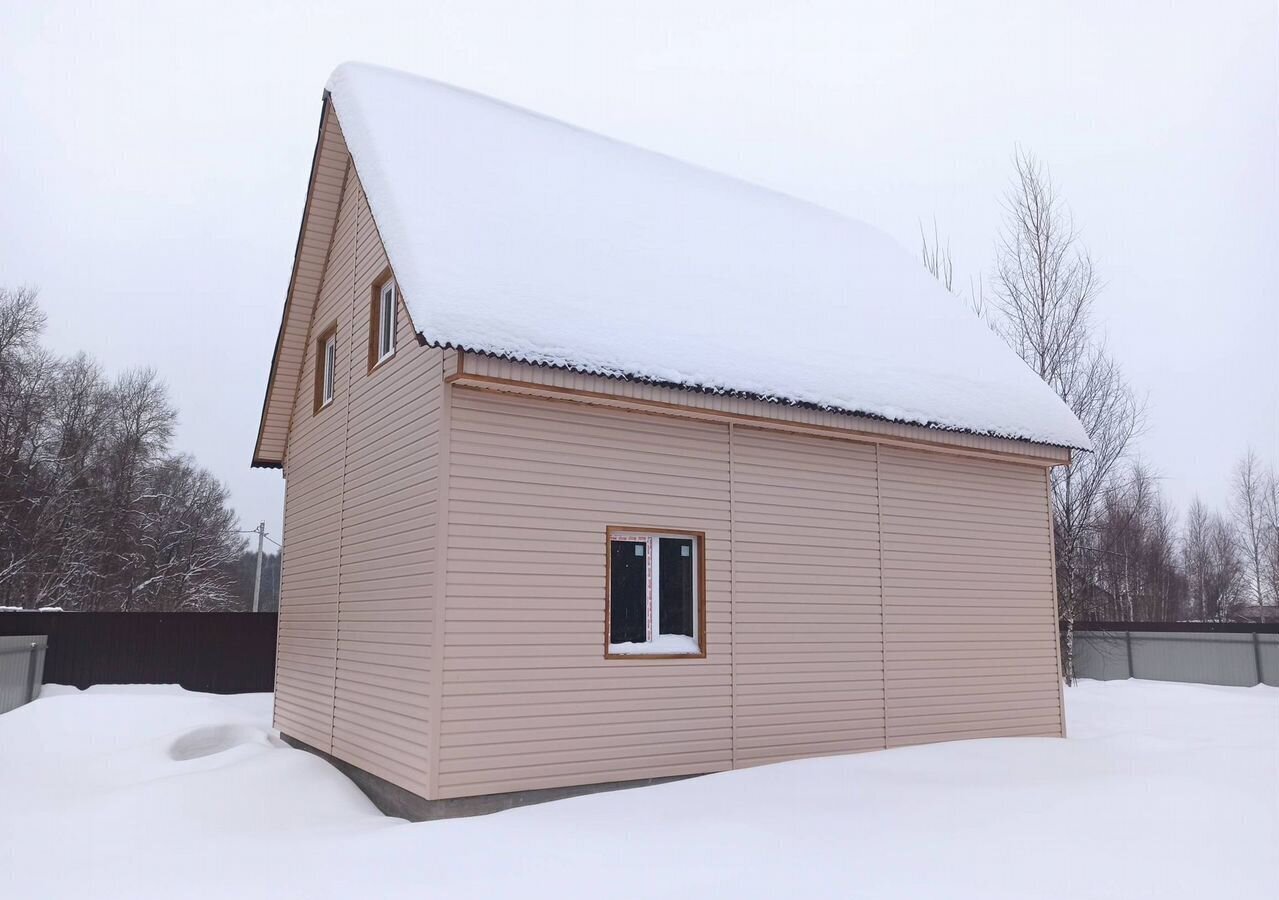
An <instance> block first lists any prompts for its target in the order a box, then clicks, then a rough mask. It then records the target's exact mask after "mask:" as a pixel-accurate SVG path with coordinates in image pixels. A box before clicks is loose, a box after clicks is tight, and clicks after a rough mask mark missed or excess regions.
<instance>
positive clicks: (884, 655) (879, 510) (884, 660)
mask: <svg viewBox="0 0 1279 900" xmlns="http://www.w3.org/2000/svg"><path fill="white" fill-rule="evenodd" d="M875 535H876V543H877V544H878V546H879V675H880V678H881V679H882V682H881V684H882V685H883V688H882V697H883V703H884V748H885V749H887V748H888V616H887V612H886V611H885V609H884V606H885V598H884V494H883V489H882V488H881V487H880V475H879V444H876V445H875Z"/></svg>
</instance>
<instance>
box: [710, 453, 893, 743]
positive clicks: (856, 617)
mask: <svg viewBox="0 0 1279 900" xmlns="http://www.w3.org/2000/svg"><path fill="white" fill-rule="evenodd" d="M733 576H734V580H733V601H734V610H733V636H734V641H733V646H734V649H735V654H736V655H735V660H734V671H735V683H736V694H735V699H734V709H735V711H736V727H737V735H736V749H737V754H736V758H737V762H738V764H739V765H742V764H749V763H759V762H772V761H775V760H778V759H787V758H791V757H794V756H815V755H819V754H825V753H847V752H849V751H852V750H865V749H871V748H875V747H883V746H884V680H883V677H884V674H883V646H882V643H883V642H882V631H881V625H882V622H881V608H880V574H879V503H878V498H877V496H876V489H875V448H874V447H873V446H870V445H866V444H854V443H850V442H847V441H835V440H827V439H821V438H810V437H803V436H798V435H789V434H782V433H777V432H768V431H759V430H756V429H752V428H736V427H735V428H734V432H733Z"/></svg>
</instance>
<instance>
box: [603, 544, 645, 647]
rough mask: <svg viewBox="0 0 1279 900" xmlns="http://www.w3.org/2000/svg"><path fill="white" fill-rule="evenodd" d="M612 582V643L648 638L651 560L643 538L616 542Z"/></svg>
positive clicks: (611, 564) (610, 631)
mask: <svg viewBox="0 0 1279 900" xmlns="http://www.w3.org/2000/svg"><path fill="white" fill-rule="evenodd" d="M612 543H613V546H612V548H611V550H610V552H611V554H612V560H611V563H610V572H611V578H612V584H610V585H609V591H608V599H609V606H610V608H609V616H608V621H609V635H608V640H609V643H612V644H625V643H630V642H635V643H642V642H644V641H646V640H648V629H647V628H646V627H645V621H644V620H645V618H646V616H647V607H648V603H647V598H646V596H645V595H646V594H647V585H646V583H647V580H648V579H647V563H648V560H647V559H645V557H644V542H643V541H613V542H612Z"/></svg>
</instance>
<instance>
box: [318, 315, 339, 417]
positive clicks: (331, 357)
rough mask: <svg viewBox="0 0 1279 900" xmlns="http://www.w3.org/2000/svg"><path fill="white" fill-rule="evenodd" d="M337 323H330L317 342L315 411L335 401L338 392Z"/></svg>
mask: <svg viewBox="0 0 1279 900" xmlns="http://www.w3.org/2000/svg"><path fill="white" fill-rule="evenodd" d="M337 364H338V336H337V325H336V324H334V325H330V326H329V327H328V328H326V329H325V330H324V331H323V332H322V333H321V334H320V337H319V338H318V339H317V340H316V342H315V411H316V412H317V413H318V412H319V411H320V410H322V409H324V408H325V407H327V406H328V405H329V404H330V403H332V402H333V397H334V395H335V394H336V392H337Z"/></svg>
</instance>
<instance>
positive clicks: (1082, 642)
mask: <svg viewBox="0 0 1279 900" xmlns="http://www.w3.org/2000/svg"><path fill="white" fill-rule="evenodd" d="M1075 674H1076V675H1077V676H1078V677H1080V678H1096V679H1099V680H1102V681H1108V680H1112V679H1116V678H1145V679H1150V680H1152V681H1183V682H1194V683H1197V684H1228V685H1238V686H1248V685H1255V684H1270V685H1276V686H1279V625H1251V624H1236V623H1229V624H1217V623H1211V622H1202V623H1201V622H1089V623H1087V624H1082V625H1076V626H1075Z"/></svg>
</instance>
